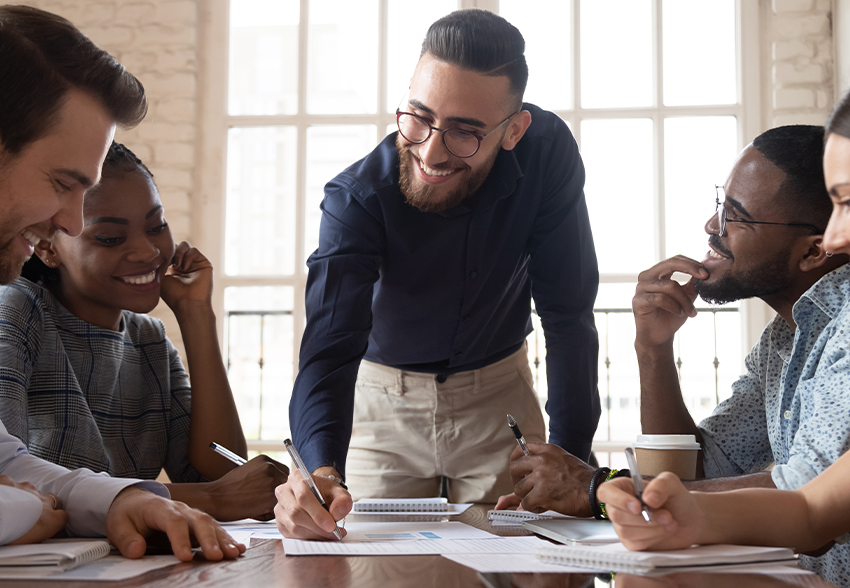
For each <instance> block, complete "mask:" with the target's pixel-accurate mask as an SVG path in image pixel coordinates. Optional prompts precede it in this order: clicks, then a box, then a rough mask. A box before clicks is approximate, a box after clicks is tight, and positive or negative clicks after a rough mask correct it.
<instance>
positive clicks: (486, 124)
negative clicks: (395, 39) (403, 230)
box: [396, 53, 530, 212]
mask: <svg viewBox="0 0 850 588" xmlns="http://www.w3.org/2000/svg"><path fill="white" fill-rule="evenodd" d="M509 89H510V83H509V81H508V78H507V77H505V76H485V75H482V74H479V73H476V72H472V71H468V70H463V69H460V68H459V67H456V66H454V65H451V64H448V63H446V62H444V61H440V60H438V59H436V58H434V57H433V56H431V55H430V54H427V53H426V54H425V55H423V56H422V58H421V59H420V60H419V63H418V64H417V66H416V71H415V72H414V74H413V78H412V79H411V81H410V92H409V94H408V99H407V102H406V103H403V104H402V105H401V107H400V108H401V110H403V111H405V112H410V113H413V114H416V115H418V116H420V117H422V118H423V119H425V120H426V121H428V122H429V123H430V124H431V125H432V126H434V127H438V128H441V129H453V128H456V129H462V130H465V131H469V132H471V133H474V134H476V135H478V136H480V137H483V136H484V135H486V134H487V133H489V132H490V131H492V130H493V129H496V132H494V133H493V134H491V135H490V136H489V137H487V138H485V139H484V140H483V141H482V142H481V147H480V148H479V150H478V152H477V153H476V154H475V155H473V156H472V157H466V158H460V157H456V156H455V155H453V154H452V153H450V152H449V151H448V150H447V149H446V146H445V143H443V137H442V133H440V132H439V131H433V133H432V134H431V136H430V137H429V138H428V140H427V141H425V142H424V143H421V144H413V143H410V142H408V141H407V140H405V139H404V137H402V136H401V135H399V136H398V138H397V139H396V144H397V146H398V152H399V161H400V184H401V190H402V193H403V194H404V195H405V197H406V198H407V201H408V202H409V203H410V204H412V205H413V206H416V207H417V208H419V209H420V210H423V211H429V212H438V211H441V210H446V209H448V208H451V207H453V206H456V205H457V204H459V203H460V202H461V201H462V200H463V199H464V198H466V197H468V196H470V195H471V194H473V193H474V192H475V191H476V190H477V189H478V188H479V187H481V184H483V183H484V180H485V179H487V175H488V174H489V173H490V170H491V169H492V167H493V162H494V161H495V159H496V156H497V155H498V152H499V149H500V147H504V148H505V149H513V147H514V145H515V144H516V142H517V141H519V137H521V135H522V132H524V130H525V127H527V124H526V125H525V126H523V124H524V119H523V118H522V117H520V116H517V117H514V118H512V119H511V121H510V122H508V123H507V124H505V126H504V128H503V129H497V128H496V127H497V126H498V125H499V123H500V122H502V121H504V120H505V118H507V117H508V116H510V115H511V114H512V112H511V102H512V101H511V97H510V94H509ZM529 120H530V119H529ZM517 125H518V126H519V127H522V130H521V132H519V136H516V131H517Z"/></svg>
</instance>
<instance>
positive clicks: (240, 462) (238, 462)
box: [210, 441, 248, 466]
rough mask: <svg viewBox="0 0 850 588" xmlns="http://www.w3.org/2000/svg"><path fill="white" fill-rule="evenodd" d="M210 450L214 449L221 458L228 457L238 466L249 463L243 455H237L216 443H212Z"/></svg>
mask: <svg viewBox="0 0 850 588" xmlns="http://www.w3.org/2000/svg"><path fill="white" fill-rule="evenodd" d="M210 449H212V450H213V451H215V452H216V453H218V454H219V455H220V456H222V457H226V458H227V459H229V460H230V461H232V462H233V463H235V464H236V465H238V466H241V465H245V464H246V463H248V460H247V459H245V458H244V457H242V456H241V455H236V454H235V453H233V452H232V451H230V450H229V449H228V448H227V447H225V446H224V445H219V444H218V443H216V442H215V441H213V442H212V443H210Z"/></svg>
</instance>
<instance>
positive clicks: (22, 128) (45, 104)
mask: <svg viewBox="0 0 850 588" xmlns="http://www.w3.org/2000/svg"><path fill="white" fill-rule="evenodd" d="M71 88H77V89H79V90H82V91H84V92H86V93H88V94H89V95H91V96H92V97H93V98H95V99H97V100H99V101H100V103H101V104H102V105H103V107H104V108H105V109H106V111H107V112H109V114H110V115H111V116H112V119H113V120H114V121H115V123H116V124H117V125H118V126H120V127H122V128H130V127H134V126H136V125H137V124H139V123H140V122H141V121H142V119H143V118H144V117H145V114H147V109H148V105H147V99H146V98H145V89H144V87H143V86H142V83H141V82H139V80H137V79H136V78H135V77H134V76H133V75H132V74H130V73H129V72H128V71H127V70H125V69H124V67H123V66H122V65H121V64H120V63H118V62H117V61H115V59H114V58H113V57H112V56H110V55H109V54H108V53H107V52H106V51H104V50H102V49H100V48H99V47H98V46H97V45H95V44H94V43H93V42H92V41H91V40H90V39H89V38H88V37H86V36H85V35H84V34H83V33H81V32H80V31H79V30H77V28H76V27H74V25H72V24H71V23H70V22H68V21H67V20H65V19H64V18H62V17H61V16H57V15H55V14H51V13H49V12H45V11H43V10H38V9H36V8H31V7H28V6H0V149H2V151H0V153H4V154H5V155H7V156H8V155H11V156H13V157H14V156H16V155H19V154H20V153H21V151H22V150H23V149H24V148H25V147H26V146H27V145H29V144H30V143H33V142H34V141H37V140H38V139H40V138H42V137H43V136H44V135H45V134H46V133H47V132H48V131H49V130H50V128H51V127H52V126H53V125H54V124H55V123H56V122H57V118H58V114H59V111H60V109H61V108H62V105H63V104H64V101H65V100H64V99H65V96H66V94H67V93H68V91H69V90H70V89H71Z"/></svg>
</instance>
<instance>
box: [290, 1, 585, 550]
mask: <svg viewBox="0 0 850 588" xmlns="http://www.w3.org/2000/svg"><path fill="white" fill-rule="evenodd" d="M524 50H525V42H524V40H523V38H522V35H521V34H520V33H519V31H518V30H517V29H516V28H515V27H513V26H512V25H510V24H509V23H508V22H507V21H505V20H504V19H503V18H501V17H499V16H496V15H494V14H492V13H489V12H486V11H482V10H462V11H457V12H454V13H452V14H450V15H448V16H446V17H444V18H442V19H440V20H438V21H437V22H435V23H434V24H433V25H432V26H431V28H430V29H429V31H428V33H427V35H426V38H425V41H424V43H423V47H422V53H421V56H420V60H419V63H418V64H417V66H416V70H415V72H414V74H413V77H412V78H411V83H410V89H409V92H408V94H407V95H406V96H405V97H404V99H403V100H402V102H401V104H400V105H399V110H398V127H399V132H398V133H395V134H393V135H390V136H389V137H387V138H386V139H385V140H384V141H383V142H382V143H381V144H380V145H378V147H377V148H376V149H375V150H374V151H372V153H370V154H369V155H368V156H366V157H365V158H364V159H362V160H360V161H358V162H357V163H355V164H354V165H352V166H351V167H349V168H348V169H347V170H345V171H344V172H342V173H341V174H340V175H338V176H337V177H336V178H334V179H333V180H332V181H331V182H329V183H328V184H327V186H326V187H325V198H324V201H323V202H322V212H323V214H322V224H321V232H320V239H319V248H318V249H317V250H316V251H315V252H314V253H313V255H312V256H311V257H310V259H309V261H308V266H309V268H310V274H309V280H308V284H307V293H306V305H307V328H306V331H305V333H304V339H303V343H302V346H301V360H300V365H299V374H298V378H297V379H296V382H295V388H294V391H293V395H292V402H291V404H290V409H289V410H290V422H291V423H292V432H293V438H294V441H295V445H296V446H297V447H298V449H299V450H300V452H301V456H302V457H303V458H304V461H305V462H306V465H307V467H308V468H309V469H310V470H311V471H312V472H313V477H314V479H315V480H316V484H317V485H318V487H319V489H320V491H321V492H322V494H323V496H324V497H325V500H326V501H327V502H328V503H329V505H330V514H328V512H327V511H325V510H324V509H323V508H322V507H321V506H320V505H319V502H318V501H317V500H316V499H315V498H314V497H313V496H312V494H311V493H310V491H309V490H308V489H307V486H306V485H305V484H304V482H303V480H302V479H301V478H300V476H295V475H293V476H290V480H289V482H287V483H286V484H284V485H282V486H279V487H278V488H277V492H276V493H277V496H278V506H277V507H276V509H275V512H276V515H277V522H278V527H279V528H280V530H281V532H282V533H283V534H284V535H286V536H290V537H304V538H332V534H331V531H333V529H334V523H333V521H334V519H336V520H339V519H341V518H342V517H343V516H345V514H347V513H348V511H349V510H350V509H351V501H352V495H353V496H354V498H358V497H362V496H373V497H392V498H399V497H424V496H437V495H438V494H439V491H440V480H441V478H442V477H443V476H445V477H446V478H447V479H448V490H449V495H450V498H451V499H452V500H454V501H460V502H473V501H477V502H494V501H495V500H496V498H497V497H498V496H499V495H500V494H506V493H508V492H510V491H511V489H512V484H511V480H510V476H509V475H508V472H507V467H508V458H509V455H510V453H511V451H512V450H513V448H514V447H515V446H516V442H515V440H514V438H513V437H512V435H511V433H510V430H509V429H508V427H507V424H506V420H505V415H506V413H511V414H512V415H514V417H516V419H517V421H518V422H519V424H520V426H521V427H522V430H523V432H524V433H525V436H526V438H527V439H528V440H529V441H530V442H531V441H532V440H534V441H536V440H541V439H543V438H544V437H545V425H544V422H543V418H542V414H541V411H540V408H539V404H538V403H537V399H536V395H535V394H534V390H533V387H532V379H531V370H530V368H529V366H528V353H527V349H526V345H525V339H526V337H527V335H528V334H529V333H530V332H531V330H532V328H531V314H530V313H531V300H532V298H533V299H534V304H535V307H536V309H537V312H538V313H539V315H540V317H541V320H542V323H543V330H544V333H545V336H546V349H547V376H548V385H549V399H548V403H547V410H548V412H549V414H550V442H551V443H555V444H557V445H560V446H561V447H563V448H564V449H566V450H567V451H569V452H571V453H573V454H574V455H576V456H578V457H580V458H581V459H587V457H588V455H589V454H590V447H591V441H592V439H593V435H594V433H595V431H596V425H597V423H598V420H599V414H600V406H599V394H598V391H597V388H596V382H597V355H598V349H599V343H598V337H597V333H596V329H595V327H594V321H593V303H594V300H595V298H596V291H597V288H598V284H599V273H598V269H597V264H596V254H595V251H594V247H593V238H592V235H591V231H590V222H589V220H588V216H587V206H586V204H585V199H584V193H583V188H584V166H583V165H582V161H581V157H580V156H579V152H578V148H577V146H576V143H575V140H574V139H573V137H572V135H571V133H570V131H569V129H568V128H567V126H566V124H564V122H563V121H562V120H561V119H560V118H558V117H557V116H556V115H554V114H552V113H550V112H546V111H544V110H541V109H540V108H537V107H536V106H532V105H530V104H523V102H522V95H523V92H524V90H525V85H526V81H527V79H528V68H527V66H526V62H525V57H524V55H523V53H524ZM346 460H347V461H346ZM343 479H345V482H347V483H348V485H349V487H350V488H351V494H349V493H348V492H347V491H346V490H345V489H344V487H343V486H341V485H340V483H341V482H342V480H343Z"/></svg>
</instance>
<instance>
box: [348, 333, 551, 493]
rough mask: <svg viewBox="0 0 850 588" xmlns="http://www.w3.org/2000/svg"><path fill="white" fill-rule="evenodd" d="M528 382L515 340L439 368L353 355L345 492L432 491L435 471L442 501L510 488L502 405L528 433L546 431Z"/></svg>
mask: <svg viewBox="0 0 850 588" xmlns="http://www.w3.org/2000/svg"><path fill="white" fill-rule="evenodd" d="M440 380H442V381H440ZM532 382H533V380H532V376H531V369H530V368H529V366H528V351H527V349H526V347H525V346H523V347H522V349H520V350H519V351H517V352H516V353H514V354H513V355H510V356H508V357H506V358H505V359H503V360H501V361H498V362H496V363H494V364H492V365H489V366H486V367H484V368H481V369H478V370H471V371H468V372H460V373H457V374H454V375H450V376H440V377H438V376H437V375H436V374H423V373H418V372H409V371H403V370H398V369H395V368H390V367H386V366H383V365H380V364H376V363H372V362H369V361H363V362H361V364H360V371H359V372H358V375H357V384H356V387H355V395H354V426H353V430H352V435H351V444H350V445H349V449H348V460H347V466H346V483H347V484H348V487H349V488H350V490H351V495H352V497H353V498H354V500H357V499H359V498H364V497H367V498H421V497H431V496H438V495H439V494H440V481H441V478H442V477H443V476H445V477H446V478H448V491H449V499H450V501H451V502H496V499H497V498H498V497H499V496H500V495H502V494H508V493H510V492H512V491H513V484H512V483H511V479H510V475H509V474H508V471H507V469H508V462H509V458H510V455H511V452H512V451H513V450H514V448H515V447H516V446H517V443H516V439H515V438H514V436H513V434H512V433H511V430H510V429H509V428H508V425H507V419H506V414H507V413H510V414H512V415H513V416H514V418H515V419H516V420H517V423H518V424H519V426H520V428H521V430H522V432H523V435H524V436H525V439H526V440H527V441H528V442H529V443H544V442H545V439H546V426H545V423H544V422H543V415H542V413H541V411H540V404H539V402H538V400H537V396H536V395H535V393H534V387H533V384H532Z"/></svg>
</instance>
